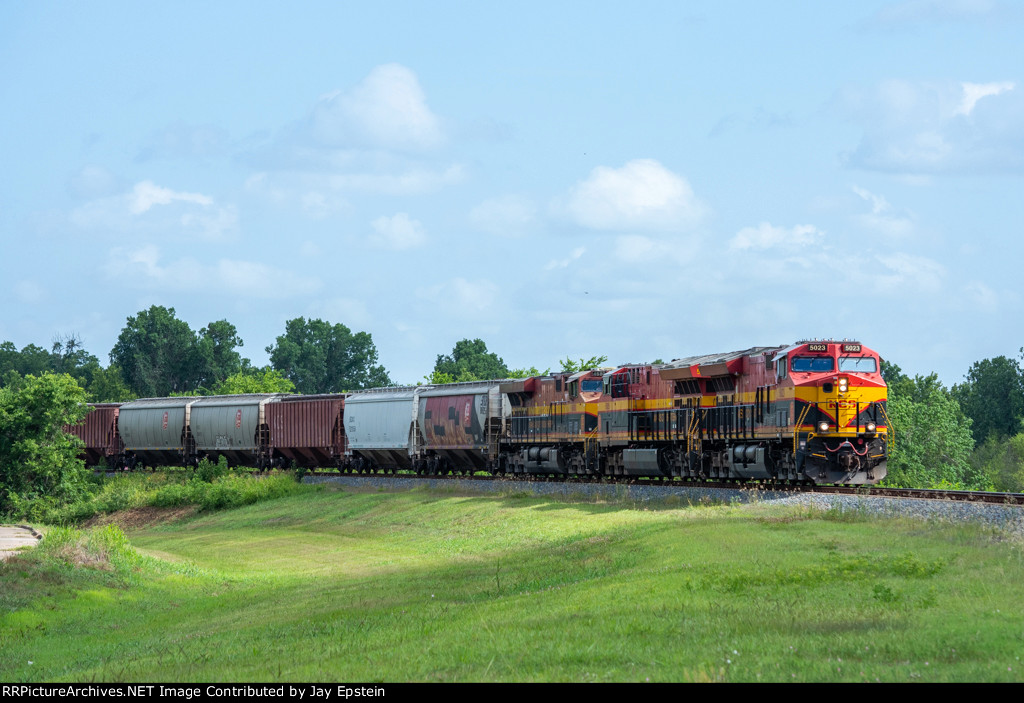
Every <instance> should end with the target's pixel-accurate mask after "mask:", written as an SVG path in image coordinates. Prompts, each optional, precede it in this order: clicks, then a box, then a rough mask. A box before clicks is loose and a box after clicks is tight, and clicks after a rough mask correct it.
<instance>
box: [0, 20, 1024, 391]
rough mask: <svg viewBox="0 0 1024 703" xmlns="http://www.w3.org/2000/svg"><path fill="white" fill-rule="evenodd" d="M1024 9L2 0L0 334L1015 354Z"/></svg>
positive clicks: (510, 348)
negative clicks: (133, 320)
mask: <svg viewBox="0 0 1024 703" xmlns="http://www.w3.org/2000/svg"><path fill="white" fill-rule="evenodd" d="M1022 30H1024V4H1022V3H1017V2H999V1H997V0H907V1H905V2H861V3H843V4H840V3H820V2H785V3H753V2H732V3H730V2H706V3H705V2H689V3H683V2H664V3H662V2H647V3H644V2H640V3H634V4H632V5H629V6H626V5H624V4H622V3H602V2H593V1H590V2H579V3H575V2H559V3H555V4H551V3H532V2H519V3H510V4H500V5H499V4H497V3H469V2H466V3H459V2H434V3H412V2H399V3H395V2H378V3H375V4H373V6H372V7H369V6H368V5H366V4H356V3H342V2H323V3H320V2H302V3H297V4H293V5H288V6H284V5H281V4H280V3H258V2H252V1H248V2H237V3H231V2H216V3H198V2H197V3H189V2H174V3H164V4H146V3H136V2H124V3H121V2H92V3H73V2H31V3H29V2H7V3H2V4H0V104H2V105H3V110H0V154H2V162H3V165H4V168H2V169H0V253H2V256H3V260H4V262H5V264H6V265H5V266H4V275H3V276H2V278H0V297H2V300H3V307H2V310H3V313H2V315H0V339H3V340H11V341H13V342H14V343H15V344H17V345H18V346H19V347H21V346H24V345H25V344H28V343H36V344H42V345H48V344H49V342H50V340H52V339H53V338H54V336H55V335H57V334H69V333H75V334H78V335H80V336H81V338H82V339H83V341H84V342H85V346H86V348H87V349H88V350H89V351H91V352H93V353H94V354H96V355H97V356H99V357H100V358H101V360H103V361H104V363H106V361H107V354H108V352H109V350H110V349H111V347H112V346H113V345H114V342H115V340H116V338H117V335H118V333H119V332H120V330H121V328H122V327H123V326H124V324H125V320H126V318H127V317H128V316H130V315H134V314H135V313H136V312H138V311H139V310H142V309H145V308H148V307H149V306H150V305H154V304H156V305H165V306H168V307H174V308H175V309H176V311H177V313H178V316H179V317H180V318H182V319H184V320H186V321H188V322H189V324H190V325H192V327H193V328H196V329H197V328H199V327H200V326H202V325H204V324H206V323H207V322H210V321H212V320H218V319H227V320H229V321H230V322H232V323H233V324H235V325H236V326H237V327H238V330H239V333H240V335H241V337H242V338H243V339H244V340H245V346H244V348H243V349H242V352H243V354H244V355H246V356H248V357H250V358H251V359H252V360H253V362H255V363H257V364H262V363H266V361H267V355H266V353H265V352H264V347H266V346H267V345H269V344H271V343H273V341H274V339H275V337H276V336H277V335H279V334H282V333H283V331H284V323H285V321H286V320H288V319H291V318H294V317H299V316H305V317H319V318H323V319H326V320H329V321H331V322H342V323H344V324H346V325H347V326H349V327H350V328H352V329H353V330H365V331H367V332H370V333H371V334H372V335H373V339H374V341H375V342H376V345H377V348H378V351H379V353H380V360H381V362H382V363H383V364H384V365H385V367H386V368H387V369H388V370H389V371H390V372H391V374H392V377H393V379H394V380H396V381H399V382H415V381H417V380H419V379H421V378H422V377H423V376H424V374H426V373H428V372H429V371H430V369H431V368H432V367H433V363H434V359H435V357H436V356H437V355H438V354H442V353H449V352H450V351H451V349H452V347H453V346H454V344H455V342H456V341H458V340H459V339H462V338H464V337H468V338H475V337H480V338H482V339H484V340H485V341H486V342H487V344H488V347H489V348H490V349H491V350H492V351H495V352H497V353H498V354H499V355H500V356H502V357H503V358H504V360H505V361H506V363H508V364H509V365H510V366H512V367H527V366H531V365H535V366H538V367H539V368H541V369H544V368H546V367H557V366H558V360H559V359H561V358H565V357H566V356H572V357H577V358H578V357H590V356H594V355H602V354H603V355H607V356H608V357H609V359H610V362H611V363H627V362H640V361H649V360H652V359H655V358H659V357H660V358H662V359H665V360H666V361H667V360H670V359H672V358H678V357H681V356H687V355H695V354H703V353H711V352H717V351H726V350H733V349H741V348H746V347H749V346H754V345H770V344H786V343H790V342H792V341H795V340H796V339H798V338H805V337H828V336H833V337H838V338H845V337H849V338H857V339H859V340H860V341H862V342H863V343H865V344H867V345H868V346H870V347H873V348H875V349H877V350H878V351H879V352H880V353H881V354H882V355H883V357H885V358H888V359H890V360H892V361H895V362H896V363H898V364H899V365H900V366H901V367H903V369H904V370H905V371H909V372H911V373H928V372H930V371H937V372H938V373H939V375H940V376H941V377H942V379H943V380H944V381H946V382H947V383H954V382H957V381H959V380H960V379H961V378H962V377H963V375H964V373H965V372H966V370H967V369H968V368H969V366H970V364H971V363H972V362H973V361H975V360H978V359H982V358H986V357H992V356H997V355H1001V354H1002V355H1007V356H1016V355H1017V350H1018V348H1019V347H1021V346H1022V345H1024V335H1022V334H1021V324H1020V319H1021V314H1022V309H1024V300H1022V292H1024V286H1022V280H1021V279H1022V275H1021V272H1020V263H1019V262H1020V261H1021V258H1022V251H1021V250H1022V246H1024V245H1022V242H1021V236H1020V235H1021V223H1022V222H1024V218H1022V214H1024V204H1022V203H1024V198H1022V197H1021V194H1022V185H1024V181H1022V175H1024V85H1022V79H1024V75H1022V73H1024V51H1022V49H1021V48H1020V38H1021V36H1024V31H1022Z"/></svg>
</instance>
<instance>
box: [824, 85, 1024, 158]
mask: <svg viewBox="0 0 1024 703" xmlns="http://www.w3.org/2000/svg"><path fill="white" fill-rule="evenodd" d="M839 104H840V105H841V109H842V110H843V111H845V112H846V114H847V115H848V116H849V117H850V118H851V119H852V120H854V121H855V122H858V123H860V124H862V125H863V128H864V133H863V136H862V138H861V141H860V144H858V145H857V147H856V148H855V149H854V150H853V151H852V152H850V153H848V154H846V155H845V160H846V163H847V165H849V166H853V167H855V168H863V169H868V170H875V171H884V172H889V173H907V174H928V173H954V172H993V171H1007V170H1012V171H1020V170H1021V169H1024V96H1022V95H1021V94H1020V91H1017V90H1015V84H1014V83H1012V82H1009V81H1002V82H988V83H968V82H953V81H947V82H944V83H915V82H911V81H903V80H889V81H885V82H883V83H881V84H879V85H877V86H875V87H873V88H867V89H865V88H862V87H849V88H847V89H846V90H844V91H843V92H842V94H841V96H840V99H839Z"/></svg>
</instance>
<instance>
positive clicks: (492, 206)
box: [469, 195, 537, 237]
mask: <svg viewBox="0 0 1024 703" xmlns="http://www.w3.org/2000/svg"><path fill="white" fill-rule="evenodd" d="M469 221H470V223H471V224H472V225H473V226H474V227H475V228H476V229H478V230H480V231H482V232H487V233H488V234H495V235H501V236H509V237H518V236H522V235H524V234H527V233H528V232H530V231H531V230H532V229H533V228H534V227H536V225H537V206H536V205H534V203H533V201H532V200H530V199H529V198H526V197H523V196H521V195H503V196H500V197H497V198H489V199H487V200H485V201H483V202H482V203H480V204H479V205H477V206H476V207H475V208H473V209H472V210H471V211H470V213H469Z"/></svg>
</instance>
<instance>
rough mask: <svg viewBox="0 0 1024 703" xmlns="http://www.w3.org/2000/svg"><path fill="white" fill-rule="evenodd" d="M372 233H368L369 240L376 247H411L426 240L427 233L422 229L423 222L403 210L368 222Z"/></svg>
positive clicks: (396, 249)
mask: <svg viewBox="0 0 1024 703" xmlns="http://www.w3.org/2000/svg"><path fill="white" fill-rule="evenodd" d="M370 226H371V227H373V231H374V233H373V234H371V235H370V238H369V241H370V243H371V244H373V245H374V246H376V247H380V248H382V249H393V250H395V251H400V250H402V249H412V248H413V247H418V246H420V245H422V244H423V243H425V242H426V241H427V235H426V233H425V232H424V230H423V224H422V223H421V222H420V221H419V220H414V219H412V218H410V217H409V215H407V214H406V213H404V212H400V213H398V214H396V215H392V216H391V217H387V216H382V217H378V218H377V219H376V220H374V221H373V222H371V223H370Z"/></svg>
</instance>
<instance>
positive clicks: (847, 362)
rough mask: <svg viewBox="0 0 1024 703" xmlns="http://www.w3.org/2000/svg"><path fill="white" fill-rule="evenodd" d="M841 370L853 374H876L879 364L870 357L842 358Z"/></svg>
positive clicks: (840, 361)
mask: <svg viewBox="0 0 1024 703" xmlns="http://www.w3.org/2000/svg"><path fill="white" fill-rule="evenodd" d="M839 370H840V371H849V372H851V373H874V372H875V371H878V364H876V363H875V360H874V359H873V358H872V357H870V356H841V357H839Z"/></svg>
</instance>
